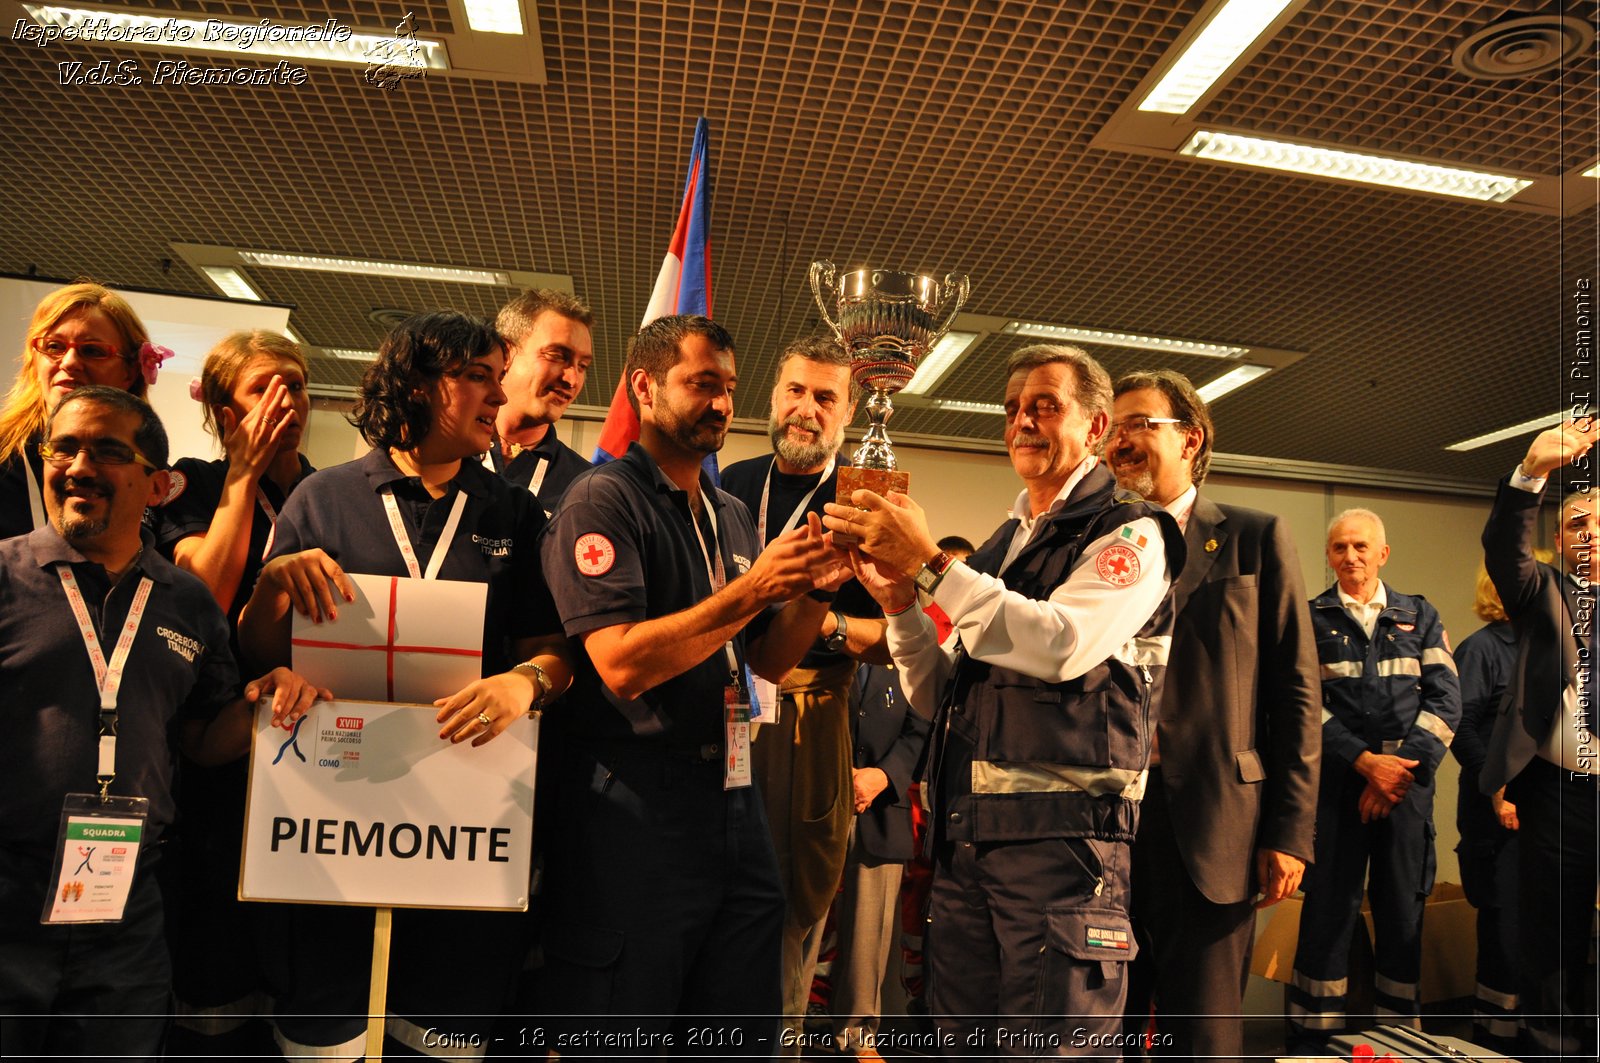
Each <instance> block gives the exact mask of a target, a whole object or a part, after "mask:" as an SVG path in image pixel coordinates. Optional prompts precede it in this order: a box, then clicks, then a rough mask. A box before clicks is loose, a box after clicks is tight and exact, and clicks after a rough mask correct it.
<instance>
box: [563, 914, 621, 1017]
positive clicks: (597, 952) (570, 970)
mask: <svg viewBox="0 0 1600 1063" xmlns="http://www.w3.org/2000/svg"><path fill="white" fill-rule="evenodd" d="M625 939H626V935H625V934H623V932H622V931H620V930H612V929H610V928H608V927H600V926H592V925H589V924H587V923H572V922H555V921H551V922H547V923H546V924H545V932H544V957H545V960H544V963H545V966H544V977H545V987H546V990H547V992H548V994H549V996H550V997H551V1001H552V1005H553V1006H552V1009H551V1011H552V1014H568V1015H601V1014H607V1013H609V1012H611V1011H612V1010H613V1009H612V1007H611V997H612V993H613V990H614V988H615V985H616V979H617V965H618V961H619V960H621V958H622V946H623V942H624V941H625Z"/></svg>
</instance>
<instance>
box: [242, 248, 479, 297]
mask: <svg viewBox="0 0 1600 1063" xmlns="http://www.w3.org/2000/svg"><path fill="white" fill-rule="evenodd" d="M239 257H240V258H242V259H244V260H245V261H246V262H249V263H252V264H254V265H257V266H270V267H272V268H274V269H311V270H317V271H319V272H321V273H355V274H358V275H361V276H373V275H377V276H381V277H406V278H409V279H411V280H419V281H453V282H455V283H457V284H497V285H499V286H500V287H502V288H505V287H510V285H511V278H510V277H509V276H507V275H506V274H504V273H500V272H497V271H495V270H488V269H456V268H454V267H451V266H419V265H416V264H414V263H411V262H379V261H376V260H374V259H364V258H332V257H329V256H325V255H280V254H278V253H277V252H275V251H240V252H239Z"/></svg>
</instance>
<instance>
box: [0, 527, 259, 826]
mask: <svg viewBox="0 0 1600 1063" xmlns="http://www.w3.org/2000/svg"><path fill="white" fill-rule="evenodd" d="M62 562H64V563H66V564H69V565H71V566H72V573H73V575H74V576H75V577H76V578H77V580H78V586H79V588H80V589H81V590H82V591H83V597H84V604H85V605H87V606H88V608H89V613H90V615H91V616H92V617H93V618H94V621H95V625H96V628H97V630H98V631H99V633H100V648H101V652H102V653H104V654H105V656H106V659H107V660H108V661H109V660H110V658H111V654H112V651H113V650H114V649H115V648H116V644H117V638H118V636H119V635H120V634H121V628H122V624H123V621H124V620H126V619H127V615H128V608H129V606H130V605H131V604H132V602H133V596H134V593H135V592H136V591H137V590H138V587H139V577H140V576H149V577H150V579H151V580H152V581H153V583H154V586H153V587H152V588H151V591H150V600H149V602H148V604H147V605H146V606H145V614H144V619H143V621H142V622H141V623H140V625H139V633H138V635H137V636H136V637H135V638H134V641H133V647H132V649H131V650H130V652H129V654H128V663H127V670H126V671H125V672H124V674H123V678H122V688H121V691H120V693H119V694H118V697H117V777H116V780H115V781H114V782H113V783H112V784H111V792H112V793H114V794H126V795H129V796H136V797H146V798H149V800H150V820H149V826H150V832H151V833H150V835H149V839H150V840H154V839H155V838H157V837H159V835H160V833H161V830H162V828H164V827H166V826H167V825H168V824H169V823H171V822H172V818H173V810H174V806H173V800H172V785H173V771H172V767H173V758H174V756H175V753H174V749H173V742H174V739H175V737H176V729H175V727H174V724H175V723H177V722H178V721H186V720H209V719H211V718H213V717H214V716H216V714H217V711H218V710H219V709H220V708H221V707H222V706H223V705H225V704H227V703H228V702H229V701H231V700H232V699H233V698H235V697H237V696H238V693H239V670H238V668H237V667H236V666H235V665H234V661H233V654H232V653H231V652H229V650H228V625H227V621H226V620H224V619H223V616H222V610H221V609H219V608H218V607H217V603H216V601H215V600H214V599H213V598H212V597H211V592H210V590H208V589H207V588H206V585H205V584H204V583H202V582H200V580H199V579H198V578H196V577H195V576H193V575H191V574H189V573H187V572H184V571H182V570H180V569H178V568H177V567H176V566H174V565H173V564H172V562H170V561H168V560H167V559H166V558H164V557H162V556H161V554H160V552H159V551H157V550H156V549H155V544H154V542H153V541H152V540H151V538H150V536H149V535H148V533H147V534H146V535H145V545H144V553H143V554H142V555H140V557H139V560H138V562H137V563H136V564H135V565H134V567H133V569H132V570H131V571H129V572H128V574H127V575H125V576H123V578H122V579H121V580H120V581H119V582H118V583H117V584H116V586H114V587H113V586H112V585H111V581H110V579H109V578H108V577H107V576H106V571H105V569H103V568H101V567H100V566H99V565H98V564H95V563H94V562H92V561H88V560H86V559H85V558H84V557H83V555H82V554H80V553H78V552H77V551H76V550H74V549H73V548H72V546H71V545H70V544H69V543H68V542H67V541H66V540H65V539H63V538H62V537H61V535H60V534H59V533H58V532H57V531H56V530H55V529H54V528H50V527H46V528H40V529H38V530H37V531H34V532H31V533H30V534H28V535H25V536H17V537H14V538H11V539H7V540H5V541H3V542H0V690H3V691H4V692H5V697H4V708H3V711H4V713H5V720H6V737H5V741H4V742H0V844H3V845H6V846H10V847H16V848H21V849H29V850H33V851H40V850H49V849H51V848H52V847H53V846H54V845H55V839H56V829H57V824H58V822H59V820H60V816H61V802H62V799H63V798H64V797H65V796H66V795H67V794H69V793H91V792H95V791H96V790H98V784H97V783H96V782H95V771H96V765H97V763H98V749H99V736H100V693H99V690H98V688H97V687H96V685H95V678H94V666H93V665H92V664H91V663H90V662H89V653H88V650H86V649H85V648H84V645H83V637H82V635H81V634H80V633H79V631H78V622H77V621H76V620H75V619H74V618H73V615H72V607H71V605H70V604H68V601H67V595H66V592H65V591H64V590H62V587H61V577H60V576H58V575H57V574H56V567H57V565H58V564H59V563H62ZM46 855H48V854H47V853H46Z"/></svg>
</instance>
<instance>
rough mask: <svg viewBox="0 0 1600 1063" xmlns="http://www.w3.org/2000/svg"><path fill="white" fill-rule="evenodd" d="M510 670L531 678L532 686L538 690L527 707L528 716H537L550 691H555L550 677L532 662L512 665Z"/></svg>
mask: <svg viewBox="0 0 1600 1063" xmlns="http://www.w3.org/2000/svg"><path fill="white" fill-rule="evenodd" d="M511 670H512V671H513V672H524V673H527V674H529V675H531V676H532V678H533V685H534V686H535V687H537V688H538V693H536V694H535V695H534V698H533V704H531V705H529V706H528V715H529V716H537V715H539V711H540V710H541V709H542V708H544V702H545V699H546V698H548V697H549V696H550V691H551V690H553V689H555V684H554V683H552V682H550V677H549V676H548V675H546V674H545V670H544V669H543V668H541V667H539V665H538V664H536V663H534V662H533V661H523V662H521V663H520V664H514V665H512V666H511Z"/></svg>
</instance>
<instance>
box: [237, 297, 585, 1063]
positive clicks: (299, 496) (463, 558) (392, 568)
mask: <svg viewBox="0 0 1600 1063" xmlns="http://www.w3.org/2000/svg"><path fill="white" fill-rule="evenodd" d="M504 373H505V344H504V342H503V341H502V340H501V338H500V336H499V334H498V333H496V332H495V330H494V327H493V326H492V325H490V324H489V323H488V322H486V321H482V320H479V319H477V318H472V317H468V316H466V315H464V314H458V313H454V312H448V311H441V312H438V313H432V314H423V315H420V316H417V317H413V318H411V319H409V320H407V321H405V322H403V323H401V324H400V325H399V326H397V327H396V328H395V330H394V331H393V332H391V333H390V334H389V335H388V336H387V337H386V338H385V339H384V341H383V344H382V346H381V347H380V348H379V351H378V359H377V361H376V362H375V363H374V364H373V365H372V367H371V368H370V369H369V370H368V371H367V374H366V376H365V378H364V379H363V380H362V382H361V391H360V396H359V397H358V398H357V400H356V404H355V409H354V410H353V411H352V413H351V415H350V420H351V422H352V423H353V424H354V425H355V426H356V427H357V428H358V429H360V431H361V434H362V436H363V437H364V438H365V439H366V441H367V442H368V443H370V444H371V445H372V450H371V451H370V452H369V453H368V454H367V455H366V456H365V457H363V458H360V459H358V460H356V461H353V462H348V463H346V464H344V465H339V466H335V467H334V468H331V469H324V470H322V471H321V472H317V473H313V474H312V475H311V476H309V477H307V478H306V480H305V481H304V482H303V483H302V484H301V485H300V487H299V488H298V489H296V491H295V492H294V494H293V495H291V496H290V498H289V501H288V503H287V504H286V505H285V506H284V510H283V513H282V514H281V515H280V516H279V518H278V527H277V535H276V539H275V541H274V544H273V549H272V554H271V556H270V558H269V559H268V561H267V563H266V565H265V566H264V567H263V568H262V570H261V576H260V579H259V580H258V582H257V583H256V588H255V592H254V594H252V596H251V598H250V601H249V603H248V604H247V605H246V606H245V609H244V612H243V614H242V615H241V617H240V619H239V642H240V647H241V650H242V652H243V654H244V655H245V657H246V658H247V659H254V660H272V661H286V660H287V659H288V657H289V626H290V625H289V621H290V616H289V611H290V609H294V610H296V611H298V612H300V613H302V614H303V615H305V616H307V617H309V618H311V619H312V620H314V621H317V622H321V620H322V618H324V617H328V618H332V617H334V616H335V615H336V611H337V609H338V602H337V601H336V598H341V597H342V598H343V599H344V601H346V602H348V601H352V600H353V593H352V590H351V586H350V583H349V581H348V579H347V578H346V576H345V573H346V572H359V573H369V574H373V575H379V576H407V575H411V576H421V575H424V573H425V574H426V576H427V577H429V578H432V577H435V576H436V577H438V578H440V579H446V580H465V581H469V582H475V583H486V584H488V602H487V607H486V613H485V617H484V630H483V678H482V679H479V680H477V681H476V682H474V683H471V684H469V685H468V686H467V687H465V688H463V689H462V690H460V691H458V692H456V693H455V694H452V695H451V696H449V697H445V698H440V699H439V700H438V701H436V702H434V704H435V706H437V707H438V709H439V713H438V721H439V723H440V724H441V731H440V735H439V737H440V738H441V739H444V740H448V741H452V742H460V741H465V740H470V741H471V742H472V743H473V745H482V744H483V743H485V742H487V741H489V740H491V739H493V738H494V737H496V736H497V735H499V734H500V733H501V732H503V731H504V730H505V729H506V728H507V727H509V726H511V724H512V723H513V722H515V721H516V720H517V719H519V718H521V717H522V716H524V715H526V714H527V713H528V712H529V711H530V709H531V708H534V707H539V706H541V705H543V704H545V703H547V702H548V701H549V700H550V699H552V698H554V697H555V696H557V695H559V694H560V693H562V692H563V691H565V690H566V688H567V686H568V685H569V684H570V682H571V677H572V665H571V660H570V657H569V654H568V650H567V642H566V639H565V637H564V636H562V634H561V623H560V619H559V617H558V616H557V615H556V610H555V605H554V603H553V602H552V601H551V599H550V593H549V590H548V589H547V588H546V586H545V582H544V577H543V574H542V571H541V569H540V567H539V555H538V552H537V550H536V548H535V541H536V539H537V538H538V535H539V532H540V530H541V529H542V528H543V526H544V512H543V511H542V510H541V509H540V508H539V505H538V503H537V502H536V501H535V499H534V497H533V495H531V494H529V493H528V492H527V491H526V490H523V489H521V488H518V487H515V486H513V485H512V484H510V483H508V482H507V481H505V480H503V479H501V478H500V477H499V476H496V475H495V474H494V473H492V472H490V471H489V470H487V469H485V468H484V467H483V466H482V465H481V464H479V463H478V462H477V461H475V460H473V459H474V458H475V457H476V456H477V455H480V454H482V453H483V452H484V451H485V450H487V449H488V447H489V442H490V440H491V438H492V436H493V433H494V422H495V413H496V412H497V411H498V409H499V408H500V407H501V406H502V405H504V404H505V401H506V396H505V392H504V391H503V390H502V389H501V387H500V378H501V376H502V375H503V374H504ZM338 693H339V692H338V690H337V689H335V690H334V694H335V695H337V694H338ZM293 910H294V917H293V920H292V922H293V927H292V930H291V932H290V934H288V935H287V939H288V940H287V941H285V942H284V951H285V955H284V956H282V957H280V959H282V960H284V961H285V963H284V967H285V970H284V971H283V979H284V984H283V985H281V986H279V987H277V988H278V991H279V997H278V1014H279V1016H280V1017H279V1020H278V1023H277V1026H278V1039H279V1043H280V1045H281V1046H282V1047H283V1048H284V1050H285V1054H287V1055H302V1054H316V1055H318V1056H327V1055H328V1054H329V1053H330V1051H331V1052H332V1053H333V1055H335V1056H340V1055H343V1056H347V1057H349V1058H355V1057H357V1056H359V1055H361V1034H362V1031H363V1029H364V1028H365V1026H366V1017H365V1016H366V1006H367V987H366V981H367V971H368V967H369V964H370V958H369V956H368V954H367V950H366V949H365V948H363V947H362V946H361V945H360V944H359V943H360V942H362V941H364V940H366V939H367V938H368V937H370V926H371V921H370V916H368V915H367V914H366V913H365V912H363V911H359V910H355V909H346V908H339V907H318V906H309V905H297V906H294V909H293ZM402 924H405V925H404V927H402ZM525 940H526V939H525V936H524V923H523V922H521V921H519V920H518V919H517V918H516V917H515V916H513V915H510V914H506V913H488V912H462V911H450V912H444V911H431V910H425V909H418V910H412V909H403V910H400V911H397V912H396V913H395V953H394V955H393V957H392V959H391V964H390V970H391V975H390V991H389V1000H390V1010H391V1012H392V1013H393V1014H395V1015H397V1016H407V1015H409V1016H416V1015H421V1014H457V1015H468V1014H482V1013H486V1012H487V1013H493V1012H495V1011H498V1010H499V1005H500V1003H501V1000H500V998H499V996H497V995H496V994H498V993H500V992H502V991H509V990H510V988H511V987H512V986H513V984H514V982H515V978H516V975H517V972H518V970H519V969H520V967H521V964H522V960H523V958H524V952H525V949H524V947H523V946H524V944H525ZM331 943H337V947H336V948H325V947H319V946H327V945H329V944H331ZM447 953H448V954H450V955H448V956H447V955H446V954H447ZM450 956H455V957H456V959H458V960H459V962H460V963H461V964H462V965H468V964H470V965H471V967H472V969H473V970H474V971H476V972H477V974H478V977H474V978H473V979H470V980H466V981H461V980H453V979H437V978H435V977H433V974H434V973H435V972H437V970H438V969H439V968H440V967H441V966H445V967H448V966H449V965H450V963H451V959H450ZM452 985H455V986H457V987H460V988H461V989H462V993H463V994H464V995H453V994H452V992H451V989H450V987H451V986H452ZM463 1021H466V1020H463ZM485 1021H487V1020H485ZM457 1025H458V1026H460V1025H461V1023H458V1024H457ZM389 1028H390V1031H391V1033H392V1034H393V1035H394V1036H396V1037H397V1038H398V1039H399V1040H401V1041H402V1042H404V1043H407V1044H409V1045H411V1047H413V1048H420V1047H422V1041H421V1038H422V1036H423V1032H424V1030H425V1029H426V1028H427V1024H426V1020H407V1019H403V1018H396V1019H394V1020H392V1021H391V1022H390V1024H389ZM462 1028H464V1027H462ZM482 1032H483V1033H485V1034H487V1027H485V1029H484V1030H483V1031H482Z"/></svg>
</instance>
